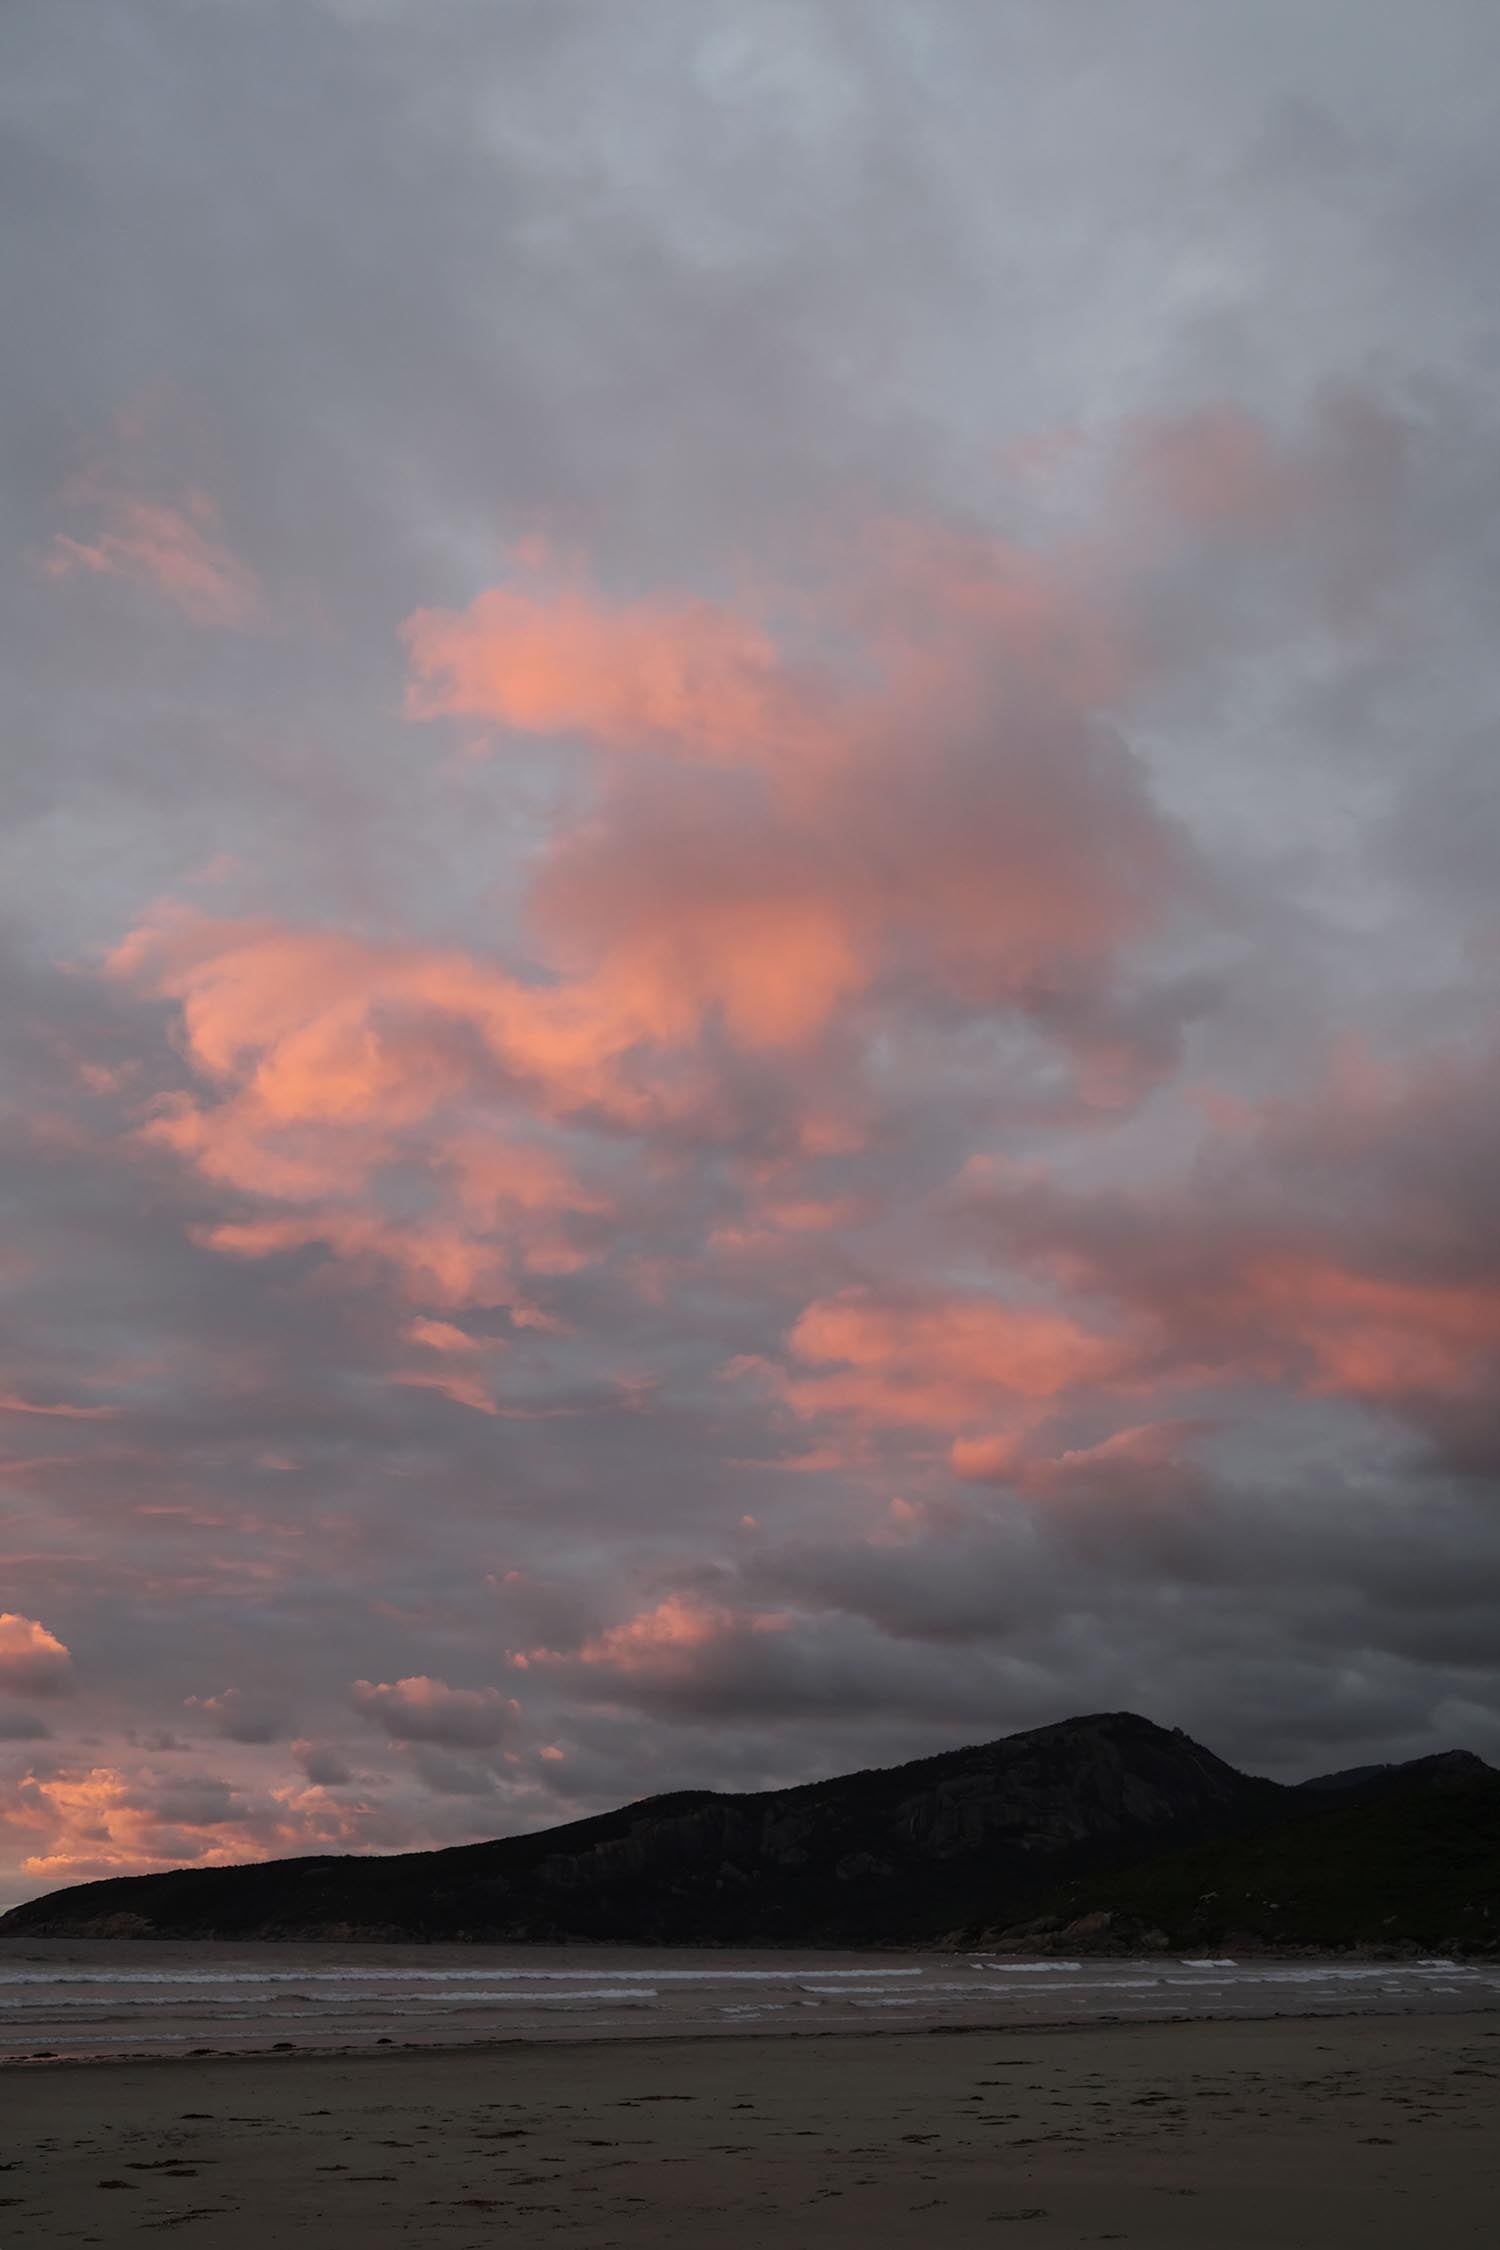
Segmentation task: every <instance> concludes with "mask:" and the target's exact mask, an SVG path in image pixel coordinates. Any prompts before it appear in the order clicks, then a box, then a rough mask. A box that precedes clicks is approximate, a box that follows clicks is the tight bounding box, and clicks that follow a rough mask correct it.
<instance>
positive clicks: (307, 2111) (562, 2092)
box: [0, 2014, 1500, 2250]
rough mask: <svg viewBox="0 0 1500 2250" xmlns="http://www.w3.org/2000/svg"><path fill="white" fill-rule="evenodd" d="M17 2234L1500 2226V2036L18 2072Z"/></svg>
mask: <svg viewBox="0 0 1500 2250" xmlns="http://www.w3.org/2000/svg"><path fill="white" fill-rule="evenodd" d="M0 2167H3V2169H0V2245H3V2250H21V2246H22V2245H30V2244H34V2243H35V2244H43V2243H45V2244H51V2243H97V2244H100V2245H104V2246H106V2250H114V2246H115V2245H118V2244H122V2243H128V2242H134V2241H135V2240H136V2239H137V2238H138V2237H141V2236H150V2235H152V2234H154V2233H165V2234H171V2235H172V2236H174V2237H175V2238H176V2239H178V2240H180V2241H181V2242H182V2243H183V2244H184V2245H186V2246H190V2250H199V2246H201V2250H252V2246H254V2250H263V2246H264V2245H265V2244H267V2243H273V2244H280V2243H287V2242H290V2243H309V2244H311V2243H319V2244H343V2243H349V2244H358V2245H360V2246H361V2250H384V2246H387V2245H394V2244H404V2245H411V2244H423V2245H427V2244H432V2245H437V2246H440V2250H471V2246H472V2250H480V2246H481V2245H482V2246H484V2250H494V2246H495V2245H497V2244H501V2243H505V2244H512V2245H523V2244H524V2245H530V2244H533V2243H553V2242H564V2241H575V2242H578V2243H579V2244H584V2245H587V2246H588V2250H609V2246H610V2245H613V2244H618V2245H627V2244H628V2245H632V2246H634V2245H645V2244H652V2245H660V2244H681V2245H684V2246H689V2245H691V2246H692V2250H699V2246H714V2245H723V2246H729V2245H734V2246H736V2250H741V2246H742V2250H751V2246H752V2245H754V2246H756V2250H760V2246H763V2245H774V2250H813V2246H814V2245H816V2246H819V2250H821V2246H822V2245H825V2244H826V2245H835V2244H837V2245H859V2246H861V2250H865V2246H872V2245H886V2244H891V2245H912V2246H915V2245H918V2244H921V2245H928V2244H943V2245H966V2244H969V2243H1011V2242H1014V2243H1015V2244H1017V2245H1020V2244H1025V2245H1027V2246H1028V2250H1030V2246H1032V2245H1035V2246H1037V2250H1041V2246H1043V2245H1046V2246H1060V2245H1064V2244H1069V2245H1071V2244H1082V2243H1100V2242H1121V2243H1134V2244H1136V2245H1138V2246H1142V2250H1144V2246H1155V2245H1161V2246H1162V2250H1298V2246H1300V2245H1308V2246H1310V2250H1311V2246H1316V2250H1413V2246H1414V2245H1418V2244H1429V2243H1431V2244H1441V2245H1443V2246H1444V2250H1460V2246H1462V2245H1466V2244H1474V2245H1479V2244H1483V2245H1485V2246H1486V2250H1493V2246H1494V2245H1495V2243H1496V2242H1497V2240H1500V2016H1485V2015H1477V2014H1476V2015H1466V2016H1459V2017H1379V2018H1366V2019H1362V2020H1357V2021H1356V2020H1348V2019H1344V2020H1329V2019H1323V2020H1318V2019H1304V2020H1301V2021H1285V2020H1282V2021H1272V2022H1252V2023H1246V2022H1237V2023H1194V2024H1137V2025H1122V2026H1119V2027H1117V2028H1116V2027H1105V2028H1100V2029H1089V2030H1082V2029H1078V2030H1072V2029H1070V2030H1065V2031H1036V2030H1031V2031H1024V2032H1023V2031H1017V2030H1008V2031H1003V2032H996V2031H973V2032H965V2033H961V2034H949V2035H944V2034H926V2035H912V2034H878V2035H871V2036H864V2037H842V2038H837V2037H835V2038H830V2037H818V2036H815V2035H807V2034H803V2035H800V2036H794V2037H791V2038H782V2037H746V2038H719V2039H711V2040H701V2041H700V2040H684V2039H677V2040H672V2041H661V2042H651V2041H642V2042H640V2043H635V2042H623V2041H615V2042H609V2043H603V2044H594V2045H578V2046H565V2045H562V2044H553V2045H547V2046H508V2047H503V2048H487V2049H470V2050H467V2051H452V2050H450V2051H443V2052H433V2051H427V2052H424V2053H416V2054H412V2053H401V2052H395V2053H390V2054H379V2055H372V2054H364V2055H359V2056H344V2057H339V2058H325V2057H318V2056H310V2055H304V2056H298V2055H285V2056H276V2057H267V2056H257V2057H247V2058H242V2059H239V2060H231V2059H227V2058H226V2059H222V2060H207V2061H200V2062H192V2061H178V2062H153V2063H145V2064H139V2063H114V2064H103V2065H87V2066H81V2067H80V2066H72V2067H66V2066H65V2067H57V2068H50V2067H41V2068H30V2069H20V2070H11V2071H7V2072H5V2073H4V2074H3V2075H0Z"/></svg>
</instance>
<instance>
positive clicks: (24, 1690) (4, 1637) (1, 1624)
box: [0, 1609, 73, 1695]
mask: <svg viewBox="0 0 1500 2250" xmlns="http://www.w3.org/2000/svg"><path fill="white" fill-rule="evenodd" d="M72 1684H73V1658H72V1655H71V1654H70V1652H69V1650H68V1649H67V1648H66V1647H65V1646H64V1644H63V1643H62V1642H61V1641H60V1640H59V1639H58V1638H57V1636H56V1634H55V1633H49V1632H48V1630H47V1628H46V1626H45V1625H42V1624H40V1623H38V1621H37V1619H36V1618H34V1617H22V1616H19V1615H18V1614H17V1613H16V1612H15V1611H14V1610H9V1609H7V1610H0V1689H4V1690H5V1691H6V1692H7V1693H9V1694H11V1695H62V1694H65V1693H66V1691H67V1690H68V1688H70V1687H71V1686H72Z"/></svg>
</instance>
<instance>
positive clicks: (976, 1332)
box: [783, 1288, 1134, 1432]
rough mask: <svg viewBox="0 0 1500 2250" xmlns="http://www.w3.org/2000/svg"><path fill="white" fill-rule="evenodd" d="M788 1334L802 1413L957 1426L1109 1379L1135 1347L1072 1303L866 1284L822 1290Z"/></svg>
mask: <svg viewBox="0 0 1500 2250" xmlns="http://www.w3.org/2000/svg"><path fill="white" fill-rule="evenodd" d="M788 1346H789V1350H790V1353H791V1356H792V1357H793V1359H794V1360H796V1361H799V1362H801V1363H802V1365H803V1366H804V1367H811V1368H816V1369H819V1370H823V1369H827V1370H830V1371H829V1372H819V1373H815V1374H804V1373H801V1372H793V1373H791V1374H789V1375H788V1376H786V1377H785V1379H784V1383H783V1392H784V1396H785V1397H786V1399H787V1400H788V1402H789V1403H790V1404H791V1405H792V1406H793V1407H794V1408H795V1409H796V1411H797V1412H798V1413H799V1414H804V1415H825V1414H831V1415H835V1416H839V1417H847V1418H849V1419H852V1420H853V1421H855V1422H857V1423H863V1424H867V1425H871V1426H875V1427H879V1426H882V1425H889V1426H893V1427H898V1428H899V1427H908V1428H915V1429H922V1430H936V1431H942V1430H947V1431H950V1432H951V1431H953V1430H955V1429H962V1428H964V1427H965V1426H966V1425H972V1424H974V1423H976V1422H979V1423H982V1422H984V1421H986V1420H989V1419H992V1418H993V1417H994V1416H995V1414H996V1413H997V1411H1000V1410H1002V1409H1005V1410H1012V1411H1013V1410H1015V1409H1019V1410H1020V1411H1021V1413H1022V1414H1023V1415H1024V1414H1026V1413H1029V1412H1031V1411H1033V1410H1034V1408H1035V1407H1036V1405H1037V1404H1038V1403H1040V1402H1045V1401H1048V1400H1052V1399H1055V1398H1057V1397H1059V1396H1061V1395H1062V1394H1064V1393H1066V1392H1069V1391H1073V1390H1077V1389H1080V1388H1084V1387H1088V1388H1091V1389H1096V1388H1098V1387H1100V1386H1108V1385H1110V1384H1112V1383H1114V1382H1116V1381H1118V1380H1119V1379H1120V1378H1121V1377H1123V1376H1124V1375H1125V1374H1126V1373H1127V1372H1128V1371H1129V1369H1130V1367H1131V1364H1132V1360H1133V1357H1134V1353H1133V1349H1132V1347H1131V1346H1130V1344H1129V1343H1127V1341H1126V1340H1125V1339H1124V1338H1122V1337H1119V1336H1111V1335H1101V1334H1097V1333H1095V1332H1094V1331H1093V1330H1091V1329H1088V1328H1085V1327H1083V1326H1082V1325H1081V1324H1080V1323H1079V1322H1078V1321H1076V1320H1074V1319H1073V1318H1072V1317H1071V1316H1070V1315H1068V1314H1066V1313H1062V1312H1056V1311H1053V1310H1051V1309H1049V1308H1047V1307H1043V1306H1035V1307H1033V1306H1025V1305H1017V1304H1008V1303H1005V1302H1003V1301H1001V1300H1000V1299H999V1298H996V1297H986V1296H983V1295H981V1294H978V1293H970V1294H965V1295H959V1294H952V1295H947V1296H929V1297H918V1296H897V1295H892V1296H882V1295H880V1294H879V1293H878V1292H876V1291H874V1290H873V1289H870V1288H860V1289H853V1290H849V1291H846V1292H845V1293H843V1294H842V1295H840V1296H838V1297H831V1298H824V1299H820V1300H819V1301H818V1302H817V1303H815V1304H812V1305H809V1306H808V1307H807V1309H806V1310H805V1311H804V1312H803V1313H802V1314H801V1315H800V1316H799V1318H798V1320H797V1321H796V1323H795V1325H794V1327H793V1329H792V1331H791V1335H790V1337H789V1339H788Z"/></svg>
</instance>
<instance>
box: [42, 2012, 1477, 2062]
mask: <svg viewBox="0 0 1500 2250" xmlns="http://www.w3.org/2000/svg"><path fill="white" fill-rule="evenodd" d="M1356 2023H1358V2024H1400V2023H1442V2024H1448V2023H1463V2024H1478V2025H1480V2026H1481V2027H1483V2028H1482V2035H1485V2036H1493V2037H1494V2038H1496V2039H1497V2040H1500V1997H1497V1998H1495V1999H1494V2000H1493V2001H1486V2002H1485V2003H1484V2004H1483V2005H1471V2006H1460V2007H1457V2008H1434V2007H1430V2006H1400V2005H1393V2006H1391V2007H1386V2008H1382V2007H1379V2006H1372V2005H1370V2004H1368V2003H1367V2004H1366V2005H1364V2006H1362V2007H1347V2008H1331V2007H1324V2008H1268V2009H1266V2010H1264V2011H1251V2010H1248V2009H1241V2010H1237V2011H1235V2012H1234V2013H1232V2014H1230V2013H1227V2012H1226V2013H1225V2014H1222V2015H1202V2014H1199V2015H1189V2014H1186V2013H1181V2012H1173V2013H1163V2014H1161V2015H1147V2014H1144V2013H1142V2014H1136V2015H1130V2016H1126V2015H1113V2014H1105V2015H1098V2016H1089V2017H1079V2016H1045V2017H1044V2016H1028V2017H1026V2018H1025V2019H1018V2018H1016V2017H1009V2018H1005V2019H1000V2018H994V2019H991V2020H989V2021H985V2022H970V2023H928V2024H912V2023H865V2022H860V2023H839V2024H813V2023H809V2024H803V2025H801V2026H799V2027H797V2028H795V2029H793V2028H792V2027H791V2026H789V2025H786V2024H765V2025H760V2024H753V2023H746V2024H720V2025H702V2026H700V2025H693V2026H691V2027H689V2026H684V2027H683V2028H682V2029H681V2030H676V2031H674V2030H667V2029H664V2028H662V2027H661V2026H659V2025H658V2026H656V2027H654V2028H653V2029H651V2030H649V2031H639V2030H636V2029H634V2028H633V2027H632V2028H630V2029H628V2030H627V2029H621V2030H619V2031H615V2030H608V2029H602V2030H594V2031H590V2032H586V2033H579V2032H568V2031H561V2030H560V2031H556V2032H552V2031H542V2032H514V2033H512V2034H510V2035H509V2036H508V2037H504V2036H502V2037H494V2036H489V2035H486V2036H484V2037H476V2038H472V2039H444V2040H438V2039H396V2038H394V2037H382V2038H379V2039H376V2040H374V2041H370V2040H364V2041H360V2042H357V2043H356V2042H353V2041H351V2042H349V2043H348V2044H345V2045H338V2044H336V2043H330V2044H327V2045H324V2044H320V2043H318V2042H316V2041H313V2040H305V2041H282V2040H278V2041H275V2042H274V2043H273V2044H272V2045H270V2046H267V2047H208V2046H204V2047H199V2048H194V2049H192V2050H189V2051H187V2052H179V2051H177V2050H175V2049H174V2050H172V2051H170V2052H169V2051H167V2050H165V2049H148V2048H144V2047H142V2048H139V2049H136V2050H135V2051H133V2052H126V2053H122V2054H109V2055H68V2054H37V2055H35V2056H30V2055H0V2079H3V2078H4V2077H5V2076H7V2075H8V2074H10V2073H12V2072H14V2073H17V2074H23V2075H25V2076H27V2077H32V2076H36V2075H39V2074H41V2073H43V2072H46V2071H55V2072H59V2073H61V2072H73V2071H90V2072H93V2071H99V2070H115V2069H119V2070H157V2069H164V2070H172V2069H174V2068H175V2069H187V2068H191V2069H193V2070H202V2069H203V2068H204V2067H205V2066H206V2065H208V2064H212V2065H213V2067H214V2068H215V2069H223V2068H229V2067H232V2066H235V2067H238V2066H264V2067H268V2068H278V2069H284V2068H287V2067H289V2066H294V2065H297V2064H299V2063H301V2064H327V2063H338V2064H344V2063H393V2062H398V2061H400V2062H408V2063H411V2062H419V2061H423V2060H426V2059H427V2058H429V2057H431V2058H433V2059H435V2060H443V2061H448V2062H453V2061H455V2060H457V2059H460V2058H462V2057H465V2056H475V2057H481V2056H493V2055H514V2054H535V2053H538V2052H545V2053H547V2054H549V2055H555V2054H559V2053H562V2054H568V2053H577V2054H591V2053H594V2052H595V2051H598V2050H608V2051H610V2052H615V2051H619V2050H625V2051H630V2050H634V2049H647V2050H649V2049H655V2048H671V2049H674V2050H675V2049H677V2048H683V2047H695V2046H696V2047H727V2046H746V2045H749V2044H751V2043H753V2044H754V2045H756V2046H757V2047H763V2046H766V2045H768V2044H776V2043H780V2044H781V2045H783V2046H785V2047H788V2048H792V2047H797V2048H801V2047H807V2046H815V2045H818V2044H819V2043H824V2044H826V2043H829V2042H834V2043H839V2044H842V2043H845V2042H848V2043H850V2044H857V2043H860V2042H868V2041H881V2040H900V2041H914V2040H925V2039H960V2040H962V2039H1010V2038H1016V2039H1046V2038H1058V2037H1061V2038H1065V2039H1081V2038H1086V2037H1088V2036H1089V2035H1090V2034H1103V2033H1108V2034H1110V2035H1111V2036H1112V2037H1116V2036H1129V2035H1132V2034H1147V2033H1153V2032H1155V2033H1163V2032H1195V2031H1200V2030H1221V2029H1234V2028H1236V2027H1239V2026H1245V2027H1254V2026H1256V2025H1264V2024H1282V2025H1294V2024H1307V2025H1314V2026H1315V2025H1318V2024H1356Z"/></svg>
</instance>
